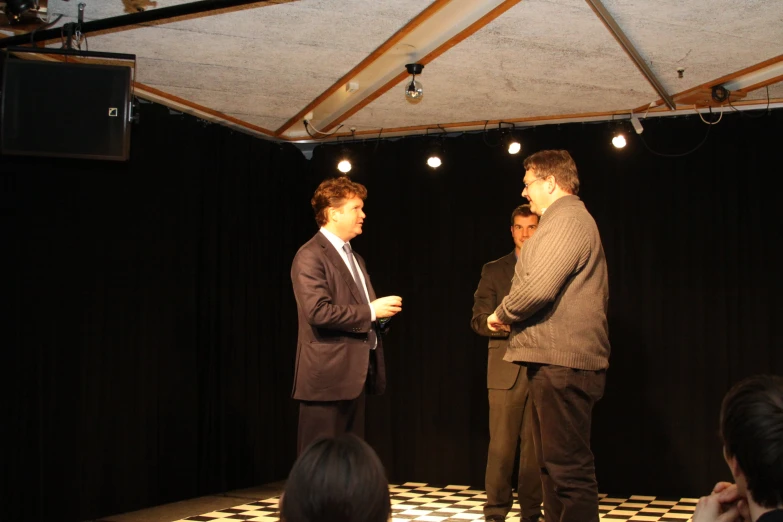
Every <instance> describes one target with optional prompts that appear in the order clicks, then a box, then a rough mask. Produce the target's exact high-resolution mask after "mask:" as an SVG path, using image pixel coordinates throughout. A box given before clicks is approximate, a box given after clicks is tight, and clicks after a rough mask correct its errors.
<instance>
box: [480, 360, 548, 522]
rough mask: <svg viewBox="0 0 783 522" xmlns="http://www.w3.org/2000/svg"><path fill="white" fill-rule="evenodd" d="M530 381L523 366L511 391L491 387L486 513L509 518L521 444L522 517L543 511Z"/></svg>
mask: <svg viewBox="0 0 783 522" xmlns="http://www.w3.org/2000/svg"><path fill="white" fill-rule="evenodd" d="M531 402H532V401H531V400H530V399H529V398H528V382H527V375H526V374H525V368H524V367H522V368H521V369H520V372H519V376H518V377H517V380H516V382H515V383H514V386H512V387H511V389H509V390H494V389H490V390H489V452H488V454H487V471H486V475H485V479H484V480H485V488H486V490H487V503H486V504H485V505H484V516H485V517H490V516H502V517H505V516H506V515H507V514H508V512H509V511H510V510H511V506H512V504H513V502H514V496H513V494H512V491H511V475H512V473H513V471H514V463H515V461H516V453H517V447H519V482H518V485H517V495H518V497H519V507H520V509H521V510H522V518H532V519H535V518H536V517H538V516H539V515H540V514H541V496H542V494H541V476H540V473H539V471H540V470H539V466H538V462H537V460H536V452H535V446H534V444H533V434H532V409H533V408H532V407H531V406H532V404H531Z"/></svg>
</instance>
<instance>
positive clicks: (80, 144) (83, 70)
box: [0, 58, 131, 161]
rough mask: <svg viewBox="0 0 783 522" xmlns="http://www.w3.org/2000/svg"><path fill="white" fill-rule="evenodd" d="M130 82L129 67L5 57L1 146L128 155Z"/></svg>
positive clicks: (38, 152)
mask: <svg viewBox="0 0 783 522" xmlns="http://www.w3.org/2000/svg"><path fill="white" fill-rule="evenodd" d="M130 86H131V70H130V68H129V67H123V66H117V65H98V64H85V63H66V62H49V61H41V60H22V59H16V58H9V59H6V60H5V63H4V64H3V84H2V108H1V109H0V110H1V111H2V112H1V113H0V118H1V119H2V126H1V127H0V132H2V134H1V135H0V152H2V153H3V154H20V155H29V156H59V157H66V158H89V159H102V160H117V161H124V160H127V159H128V155H129V152H130V122H129V116H130V103H131V93H130Z"/></svg>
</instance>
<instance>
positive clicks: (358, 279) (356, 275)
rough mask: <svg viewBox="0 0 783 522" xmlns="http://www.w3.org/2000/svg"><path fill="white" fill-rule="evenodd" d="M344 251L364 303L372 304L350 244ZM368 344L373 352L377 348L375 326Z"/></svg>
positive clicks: (372, 326) (371, 329) (344, 247)
mask: <svg viewBox="0 0 783 522" xmlns="http://www.w3.org/2000/svg"><path fill="white" fill-rule="evenodd" d="M343 250H345V253H346V254H347V255H348V265H349V266H350V267H351V275H353V280H354V281H355V282H356V286H358V287H359V294H360V295H361V296H362V302H363V303H364V304H370V302H369V301H368V300H367V294H366V293H365V291H364V285H363V284H362V278H361V277H359V270H358V269H357V268H356V262H355V261H354V260H353V252H351V245H349V244H348V243H346V244H344V245H343ZM367 342H368V343H370V348H372V349H373V350H374V349H375V346H376V345H377V344H378V338H377V336H376V333H375V325H371V327H370V331H369V332H367Z"/></svg>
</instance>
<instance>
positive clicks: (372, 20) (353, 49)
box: [89, 0, 426, 129]
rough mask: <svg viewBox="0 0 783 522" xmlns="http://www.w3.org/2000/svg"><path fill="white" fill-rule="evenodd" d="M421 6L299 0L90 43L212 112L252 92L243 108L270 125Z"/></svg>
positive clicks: (147, 80)
mask: <svg viewBox="0 0 783 522" xmlns="http://www.w3.org/2000/svg"><path fill="white" fill-rule="evenodd" d="M424 7H426V5H422V2H420V1H418V0H402V1H395V2H394V3H393V4H391V5H386V3H381V2H377V3H376V2H365V1H364V0H341V1H340V2H339V6H337V5H336V4H332V3H331V2H328V1H323V0H318V1H316V0H301V1H298V2H291V3H287V4H280V5H273V6H266V7H259V8H255V9H244V10H239V11H237V12H233V13H226V14H218V15H214V16H209V17H202V18H196V19H193V20H187V21H181V22H174V23H170V24H165V25H158V26H154V27H141V28H138V29H133V30H131V31H121V32H116V33H113V34H107V35H100V36H94V37H90V38H89V45H90V49H92V50H100V51H110V52H126V53H134V54H136V55H137V57H138V62H139V66H138V77H137V80H138V81H139V82H141V83H144V84H148V85H150V86H154V87H156V88H158V89H161V90H164V91H166V92H170V93H171V94H174V95H178V96H180V95H181V94H182V93H183V92H185V91H187V90H188V89H192V92H197V91H198V90H200V89H203V90H204V91H205V92H204V93H203V94H202V95H201V96H199V97H198V99H199V100H202V101H207V102H208V104H209V106H210V108H213V109H216V110H220V109H219V108H217V106H215V104H214V102H215V101H219V100H231V99H235V98H238V97H248V95H249V94H250V91H255V92H256V96H255V97H253V100H254V101H257V100H264V103H265V104H263V105H254V106H250V105H247V106H246V107H245V111H243V112H246V113H247V114H252V115H256V116H264V117H270V116H273V118H270V121H269V122H268V124H267V126H268V127H271V128H272V129H274V128H277V127H278V126H280V125H282V124H283V123H284V122H285V121H286V120H287V119H288V118H290V117H291V116H292V115H293V114H294V113H296V112H297V111H298V110H299V109H301V108H302V107H304V106H306V105H307V104H308V103H309V102H310V101H312V100H313V98H315V97H317V96H318V95H320V94H321V93H322V92H323V91H324V90H326V89H327V88H328V87H329V86H331V85H332V84H333V83H334V82H335V81H336V80H337V79H338V78H340V77H341V76H342V75H344V74H345V73H346V72H348V71H349V70H350V69H351V68H353V67H354V66H356V65H357V64H358V63H359V62H361V60H363V59H364V58H365V56H367V55H368V54H370V53H371V52H372V51H373V50H374V49H375V48H376V47H378V46H379V45H381V44H382V43H383V42H384V41H386V40H387V39H388V38H389V37H390V36H391V35H392V34H393V33H394V32H396V31H397V30H398V29H399V28H400V27H401V26H403V25H404V24H405V23H407V21H408V20H410V19H411V18H412V17H414V16H415V15H416V14H418V13H419V11H420V10H421V9H422V8H424ZM188 92H191V91H188ZM177 93H180V94H177ZM189 99H190V100H191V101H193V102H195V103H199V101H196V99H194V98H189ZM281 107H284V108H285V111H281Z"/></svg>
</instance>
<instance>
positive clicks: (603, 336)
mask: <svg viewBox="0 0 783 522" xmlns="http://www.w3.org/2000/svg"><path fill="white" fill-rule="evenodd" d="M525 170H526V172H525V177H524V180H523V182H524V184H525V188H524V190H523V191H522V196H524V197H526V198H527V199H528V200H529V201H530V209H531V210H532V211H533V212H535V213H536V214H538V215H539V216H541V221H540V222H539V225H538V230H537V231H536V234H535V236H533V237H532V238H530V239H529V240H528V241H527V242H526V243H525V248H523V249H522V250H521V252H520V255H519V259H518V260H517V264H516V267H515V269H514V279H513V281H512V283H511V291H510V293H509V295H508V296H506V298H505V299H503V301H502V302H501V304H500V305H499V306H498V307H497V309H496V310H495V313H493V314H492V315H490V316H489V317H488V318H487V326H488V327H489V328H490V330H500V329H502V328H503V327H504V325H510V326H511V335H510V336H509V344H508V348H507V350H506V356H505V360H507V361H513V362H518V363H521V364H523V365H525V366H527V376H528V381H529V388H528V393H529V394H530V397H531V398H532V400H533V439H534V441H535V447H536V457H537V459H538V462H539V465H540V466H541V474H542V477H541V479H542V483H543V489H544V515H545V518H546V521H547V522H571V521H573V522H597V521H598V484H597V482H596V479H595V464H594V459H593V453H592V451H591V450H590V426H591V420H592V412H593V406H594V405H595V403H596V402H597V401H598V400H599V399H600V398H601V397H602V396H603V393H604V384H605V382H606V369H607V367H608V366H609V331H608V326H607V321H606V311H607V306H608V302H609V279H608V275H607V269H606V258H605V256H604V250H603V246H602V245H601V237H600V235H599V233H598V227H597V226H596V224H595V221H594V220H593V217H592V216H591V215H590V214H589V213H588V212H587V209H586V208H585V206H584V204H583V203H582V201H581V200H580V199H579V198H578V197H577V194H578V192H579V177H578V175H577V170H576V164H575V163H574V160H573V159H572V158H571V155H570V154H569V153H568V152H567V151H564V150H544V151H540V152H537V153H535V154H533V155H532V156H529V157H528V158H526V159H525Z"/></svg>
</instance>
